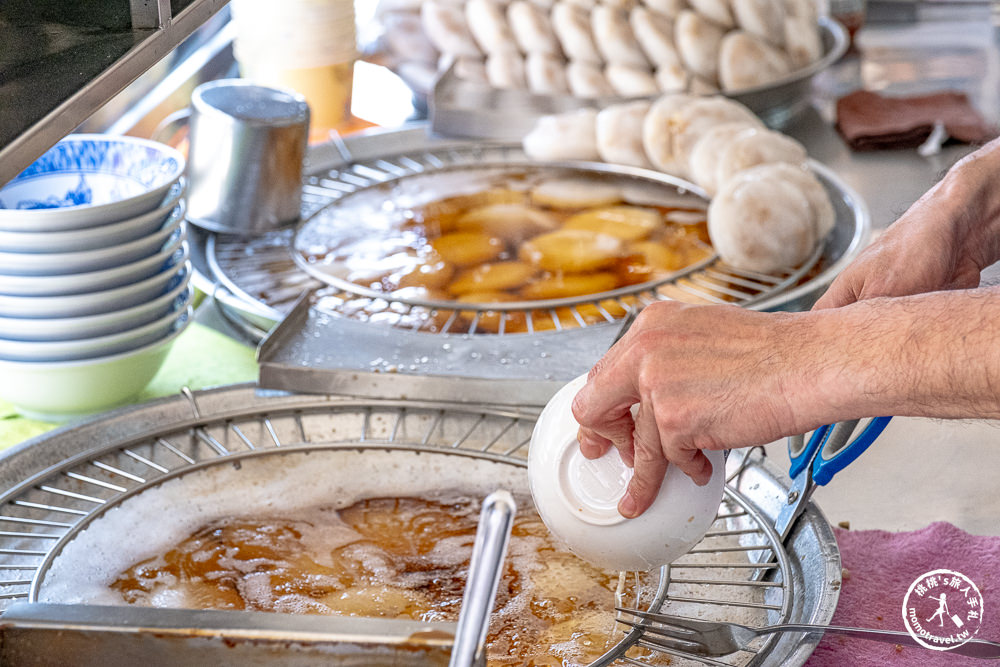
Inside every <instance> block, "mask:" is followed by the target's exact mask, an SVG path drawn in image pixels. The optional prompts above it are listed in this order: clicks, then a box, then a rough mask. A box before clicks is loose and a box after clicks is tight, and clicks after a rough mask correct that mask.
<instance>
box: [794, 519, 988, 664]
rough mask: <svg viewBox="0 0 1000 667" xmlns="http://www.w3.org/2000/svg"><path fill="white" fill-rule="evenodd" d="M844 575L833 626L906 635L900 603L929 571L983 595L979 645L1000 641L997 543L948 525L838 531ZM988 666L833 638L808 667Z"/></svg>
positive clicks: (823, 644) (923, 651)
mask: <svg viewBox="0 0 1000 667" xmlns="http://www.w3.org/2000/svg"><path fill="white" fill-rule="evenodd" d="M836 534H837V543H838V544H839V545H840V554H841V559H842V560H843V566H844V568H845V569H846V572H845V573H844V582H843V586H842V588H841V591H840V602H839V603H838V605H837V611H836V613H834V615H833V621H832V622H831V624H832V625H849V626H854V627H862V628H880V629H885V630H905V627H904V626H903V614H902V608H903V598H904V597H905V596H906V591H907V589H908V588H909V586H910V584H912V583H913V582H914V581H915V580H916V579H917V577H919V576H920V575H922V574H924V573H925V572H929V571H931V570H939V569H948V570H955V571H957V572H961V573H962V574H964V575H966V576H967V577H969V579H971V580H972V581H973V582H975V584H976V586H977V587H978V588H979V590H980V592H981V593H982V595H983V625H982V627H981V629H980V630H979V633H978V634H977V635H976V636H977V637H978V638H980V639H988V640H991V641H1000V537H981V536H977V535H970V534H968V533H966V532H965V531H963V530H962V529H960V528H956V527H955V526H953V525H951V524H950V523H943V522H939V523H933V524H931V525H930V526H928V527H927V528H924V529H922V530H917V531H913V532H906V533H890V532H886V531H883V530H843V529H840V528H838V529H836ZM986 664H989V662H988V661H983V660H978V659H975V658H966V657H963V656H959V655H955V654H953V653H949V652H948V651H931V650H929V649H924V648H918V647H910V646H906V647H902V648H901V649H897V647H896V646H894V645H893V644H883V643H881V642H874V641H867V640H864V639H856V638H854V637H845V636H843V635H832V634H828V635H826V636H824V637H823V640H822V641H821V642H820V644H819V646H817V647H816V651H815V652H814V653H813V655H812V657H811V658H810V659H809V661H808V662H807V663H806V665H807V667H842V666H844V665H850V666H851V667H883V666H884V665H889V666H891V667H896V666H905V667H909V666H910V665H913V666H916V665H920V666H921V667H923V666H924V665H942V666H943V667H954V666H958V665H962V666H963V667H964V666H965V665H969V666H970V667H971V666H972V665H977V666H979V667H983V666H984V665H986Z"/></svg>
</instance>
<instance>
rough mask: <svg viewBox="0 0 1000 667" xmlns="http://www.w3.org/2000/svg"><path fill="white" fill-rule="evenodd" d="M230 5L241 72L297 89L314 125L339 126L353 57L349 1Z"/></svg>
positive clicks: (265, 0) (250, 0) (244, 0)
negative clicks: (304, 100) (308, 108)
mask: <svg viewBox="0 0 1000 667" xmlns="http://www.w3.org/2000/svg"><path fill="white" fill-rule="evenodd" d="M232 8H233V22H234V24H235V26H236V38H235V42H234V46H233V50H234V54H235V56H236V60H237V62H238V63H239V65H240V73H241V74H242V76H243V77H244V78H246V79H250V80H252V81H254V82H255V83H260V84H263V85H268V86H277V87H283V88H290V89H292V90H295V91H297V92H299V93H301V94H302V95H303V96H304V97H305V98H306V101H307V102H308V103H309V107H310V110H311V114H312V116H311V124H312V127H313V128H316V129H319V130H321V131H329V130H331V129H337V128H339V127H341V126H342V125H343V124H344V123H345V121H347V120H348V119H349V118H350V108H351V88H352V86H353V82H354V62H355V60H356V59H357V45H356V40H357V36H356V28H355V18H354V3H353V1H352V0H282V2H274V1H273V0H233V3H232Z"/></svg>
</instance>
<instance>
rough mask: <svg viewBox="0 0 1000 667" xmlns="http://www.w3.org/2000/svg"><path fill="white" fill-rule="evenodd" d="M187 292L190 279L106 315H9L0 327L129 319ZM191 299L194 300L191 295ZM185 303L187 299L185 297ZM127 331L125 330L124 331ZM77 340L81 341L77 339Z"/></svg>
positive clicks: (191, 289)
mask: <svg viewBox="0 0 1000 667" xmlns="http://www.w3.org/2000/svg"><path fill="white" fill-rule="evenodd" d="M186 291H188V292H194V291H195V287H194V285H192V284H191V281H190V278H188V279H185V280H181V282H179V283H177V284H176V285H175V286H174V287H171V288H170V289H169V290H167V291H166V292H164V293H163V294H160V295H158V296H155V297H153V298H152V299H150V300H149V301H146V302H143V303H139V304H135V305H134V306H127V307H125V308H120V309H118V310H109V311H107V312H106V313H94V314H91V315H76V316H70V317H16V316H11V315H0V325H5V324H6V325H7V326H8V327H15V326H21V327H23V326H29V323H31V324H35V326H37V324H38V323H41V325H42V326H43V327H52V328H61V327H74V326H78V325H80V324H91V323H95V322H98V323H99V322H102V321H105V320H106V321H108V322H111V321H114V320H115V319H116V318H118V317H131V316H132V315H135V314H137V313H140V312H142V311H143V310H144V309H150V310H155V309H156V308H158V307H160V306H162V305H163V304H165V303H173V302H174V301H175V300H176V299H177V298H178V297H179V296H181V294H183V293H185V292H186ZM191 299H194V295H193V294H192V296H191ZM185 301H187V297H185ZM126 331H127V329H126ZM0 340H23V341H24V342H36V343H42V342H55V340H58V339H43V340H33V341H29V340H25V339H20V338H4V337H3V336H0ZM77 340H83V339H82V338H81V339H77Z"/></svg>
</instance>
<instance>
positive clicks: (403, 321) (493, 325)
mask: <svg viewBox="0 0 1000 667" xmlns="http://www.w3.org/2000/svg"><path fill="white" fill-rule="evenodd" d="M529 162H530V160H529V159H528V158H527V156H526V155H525V154H524V151H523V150H522V149H521V147H520V146H518V145H510V144H479V143H477V144H467V145H459V146H445V147H442V148H441V149H434V148H428V149H427V150H420V151H414V152H410V153H402V154H398V155H394V156H387V157H381V158H377V159H373V160H369V161H356V162H352V163H350V164H348V165H347V166H344V167H342V168H336V169H330V170H326V171H322V172H320V173H315V174H312V175H310V176H308V177H306V179H305V184H304V186H303V208H302V211H303V215H302V217H303V220H306V221H308V220H309V219H310V218H312V217H313V216H316V215H322V214H323V211H324V210H325V209H327V208H328V207H330V206H331V205H333V204H335V203H336V202H337V201H339V200H340V199H341V198H342V197H344V196H345V195H349V194H353V193H356V192H358V191H360V190H362V189H364V188H368V187H372V186H375V185H378V184H381V183H386V182H388V181H392V180H396V179H403V178H406V177H407V176H413V175H416V174H424V173H430V172H433V171H436V170H445V169H448V170H454V169H458V168H461V167H463V166H476V167H477V168H478V167H481V166H483V165H514V164H527V163H529ZM587 168H588V169H589V170H590V171H592V172H596V173H602V172H603V173H608V174H618V175H631V176H634V177H637V178H644V179H647V180H654V181H658V182H660V183H666V184H672V185H674V186H675V187H676V188H677V189H678V191H679V192H680V193H683V192H690V193H695V194H698V193H699V192H700V191H699V190H698V189H697V188H696V187H695V186H693V185H691V184H689V183H686V182H684V181H681V180H679V179H676V178H673V177H671V176H667V175H665V174H660V173H657V172H650V171H646V170H642V169H635V168H629V167H619V166H614V165H605V164H591V165H587ZM293 235H294V230H291V229H285V230H278V231H273V232H269V233H266V234H264V235H261V236H258V237H255V238H252V239H242V238H237V237H231V236H217V235H210V236H209V237H208V239H207V241H206V256H207V261H208V264H209V267H210V270H211V272H212V274H213V275H214V277H215V278H216V280H217V281H218V283H219V284H220V285H222V286H223V287H224V288H225V289H226V290H228V291H229V292H230V293H232V294H233V295H235V296H236V297H237V298H239V299H241V300H244V301H248V302H251V303H258V304H262V305H263V306H264V309H265V310H266V309H273V310H274V311H277V313H278V314H283V313H286V312H287V311H288V310H289V309H290V308H291V306H292V304H293V303H294V302H295V300H296V299H298V298H299V297H300V296H301V294H302V293H303V292H304V291H314V292H315V300H316V306H317V307H318V308H319V309H321V310H324V311H327V312H329V313H331V314H333V315H337V316H343V317H349V318H353V319H358V320H363V321H369V322H374V323H380V324H385V325H389V326H395V327H400V328H404V329H410V330H415V331H423V332H428V333H441V334H448V333H469V334H487V333H489V334H499V335H504V334H508V335H509V334H511V333H512V331H509V330H510V329H513V328H514V327H513V326H511V325H510V323H511V322H513V321H514V320H515V319H517V321H518V324H519V326H518V327H517V328H518V330H525V331H526V333H528V334H531V333H535V332H537V331H551V330H555V331H561V330H563V329H567V328H578V327H581V328H582V327H588V326H592V325H594V324H604V323H607V322H614V321H616V320H619V319H621V318H623V317H624V316H625V314H626V313H627V312H629V311H630V310H638V309H641V308H643V307H645V306H647V305H649V304H651V303H655V302H657V301H663V300H679V301H687V302H693V303H709V304H735V305H740V306H752V305H753V304H755V303H759V302H761V301H764V300H766V299H770V298H772V297H773V296H775V295H776V294H780V293H781V292H783V291H785V290H787V289H789V288H790V287H792V286H794V285H797V284H799V283H801V282H802V281H803V280H804V279H806V277H807V276H808V274H809V272H810V270H811V269H812V268H813V267H814V266H815V265H816V263H817V261H818V260H819V258H820V257H821V256H822V254H823V248H822V247H819V248H817V250H816V251H815V252H814V253H813V254H812V256H811V257H810V258H809V259H808V260H807V261H806V262H805V263H804V264H803V265H802V266H800V267H798V268H796V269H795V270H793V271H787V272H782V273H777V274H774V275H769V274H764V273H759V272H755V271H746V270H741V269H736V268H734V267H731V266H729V265H727V264H726V263H725V262H723V261H722V260H720V259H718V258H717V257H715V256H712V257H709V258H707V259H705V260H703V261H700V262H697V263H695V264H692V265H690V266H688V267H686V268H685V269H683V270H680V271H677V272H675V273H673V274H671V275H670V276H668V277H665V278H663V279H661V280H657V281H655V282H650V283H642V284H638V285H632V286H628V287H622V288H618V289H615V290H613V291H609V292H602V293H596V294H591V295H587V296H582V297H574V298H568V299H552V300H545V301H535V302H519V303H496V304H461V305H459V304H453V305H451V306H449V304H447V303H441V302H436V301H428V300H422V299H414V298H405V297H398V296H394V295H392V294H389V293H386V294H377V293H374V292H373V291H372V290H370V289H367V288H364V287H362V286H360V285H358V286H352V285H351V284H350V283H347V282H346V281H338V282H337V283H336V284H334V285H327V284H325V283H324V282H321V281H320V280H317V279H316V278H314V277H312V276H310V275H309V274H308V273H307V272H306V271H304V270H303V269H302V268H301V267H300V266H298V265H297V264H296V262H295V261H294V260H293V259H292V254H291V252H290V247H291V245H292V240H293ZM521 317H523V318H524V323H523V326H520V324H521V323H520V318H521ZM486 323H489V325H488V326H485V325H486Z"/></svg>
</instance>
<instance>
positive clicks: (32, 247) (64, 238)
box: [0, 134, 194, 421]
mask: <svg viewBox="0 0 1000 667" xmlns="http://www.w3.org/2000/svg"><path fill="white" fill-rule="evenodd" d="M183 171H184V158H183V156H182V155H181V154H180V153H178V152H177V151H176V150H174V149H172V148H170V147H169V146H165V145H163V144H159V143H156V142H153V141H148V140H145V139H137V138H134V137H114V136H105V135H88V134H77V135H70V136H68V137H66V138H65V139H63V140H62V141H60V142H59V143H58V144H56V145H55V146H54V147H53V148H52V149H50V150H49V151H48V152H47V153H45V155H43V156H42V157H40V158H39V159H38V160H36V161H35V162H34V163H33V164H32V165H31V166H30V167H28V168H27V169H26V170H25V171H23V172H22V173H21V174H19V175H18V176H17V178H15V179H14V180H13V181H11V182H10V183H8V184H7V185H5V186H4V187H3V188H0V398H2V399H4V400H7V401H9V402H10V403H12V404H13V405H14V406H15V407H16V408H17V409H18V411H19V412H21V413H22V414H24V415H26V416H31V417H37V418H41V419H45V420H49V421H63V420H66V419H70V418H73V417H76V416H80V415H86V414H91V413H94V412H99V411H102V410H105V409H107V408H110V407H113V406H116V405H120V404H121V403H123V402H125V401H127V400H128V399H129V398H131V397H132V396H135V395H136V394H137V393H139V392H140V391H141V390H142V389H143V387H145V386H146V385H147V384H148V383H149V381H150V380H151V379H152V378H153V376H154V375H155V374H156V372H157V371H158V370H159V368H160V366H161V365H162V363H163V360H164V359H165V358H166V355H167V352H168V351H169V349H170V346H171V345H172V343H173V341H174V340H175V339H176V338H177V337H178V336H179V335H180V333H181V332H182V331H183V330H184V329H185V327H187V325H188V324H190V323H191V321H192V319H193V312H192V306H191V301H192V299H193V296H194V290H193V288H192V287H191V286H190V285H189V284H188V283H189V279H190V276H191V266H190V263H189V262H188V246H187V242H186V240H185V238H186V230H185V227H184V193H185V185H186V184H185V181H184V179H183V178H182V173H183Z"/></svg>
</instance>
